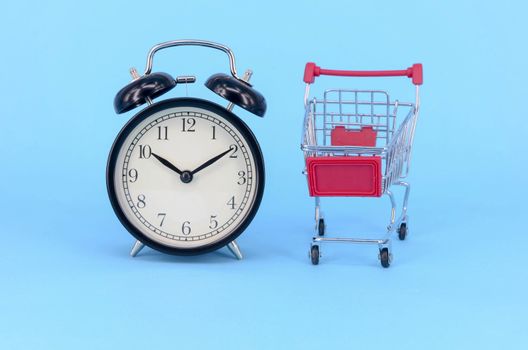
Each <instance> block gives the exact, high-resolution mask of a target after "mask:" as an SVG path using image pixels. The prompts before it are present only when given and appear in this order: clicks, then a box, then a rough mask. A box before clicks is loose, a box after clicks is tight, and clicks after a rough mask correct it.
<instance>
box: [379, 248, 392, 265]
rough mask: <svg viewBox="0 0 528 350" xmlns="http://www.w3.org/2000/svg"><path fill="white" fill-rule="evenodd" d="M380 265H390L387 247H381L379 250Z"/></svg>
mask: <svg viewBox="0 0 528 350" xmlns="http://www.w3.org/2000/svg"><path fill="white" fill-rule="evenodd" d="M380 260H381V266H383V267H385V268H387V267H389V266H390V255H389V248H383V249H381V250H380Z"/></svg>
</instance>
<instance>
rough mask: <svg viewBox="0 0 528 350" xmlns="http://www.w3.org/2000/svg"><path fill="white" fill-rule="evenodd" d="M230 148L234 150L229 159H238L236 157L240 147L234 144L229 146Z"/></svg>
mask: <svg viewBox="0 0 528 350" xmlns="http://www.w3.org/2000/svg"><path fill="white" fill-rule="evenodd" d="M229 148H230V149H231V150H232V152H231V154H230V155H229V158H238V156H237V155H236V153H237V151H238V146H237V145H235V144H232V145H231V146H229Z"/></svg>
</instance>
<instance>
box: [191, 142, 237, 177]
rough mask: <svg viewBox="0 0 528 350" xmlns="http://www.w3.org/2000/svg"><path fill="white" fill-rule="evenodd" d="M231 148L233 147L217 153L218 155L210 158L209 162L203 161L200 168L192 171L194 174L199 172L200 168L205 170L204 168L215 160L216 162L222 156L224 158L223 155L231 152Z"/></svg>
mask: <svg viewBox="0 0 528 350" xmlns="http://www.w3.org/2000/svg"><path fill="white" fill-rule="evenodd" d="M231 150H232V149H231V147H230V148H229V149H228V150H227V151H224V152H222V153H220V154H219V155H217V156H216V157H214V158H211V159H209V160H208V161H207V162H205V163H203V164H202V165H200V166H199V167H198V168H196V169H194V170H193V171H191V173H192V174H193V175H194V174H196V173H197V172H199V171H200V170H203V169H205V168H207V167H208V166H209V165H211V164H213V163H214V162H216V161H217V160H219V159H220V158H222V157H223V156H225V155H226V154H228V153H229V152H231Z"/></svg>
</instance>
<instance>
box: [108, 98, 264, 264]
mask: <svg viewBox="0 0 528 350" xmlns="http://www.w3.org/2000/svg"><path fill="white" fill-rule="evenodd" d="M174 107H197V108H203V109H205V110H208V111H210V112H212V113H216V114H218V115H219V116H221V117H223V118H225V119H226V120H227V121H229V122H230V123H231V124H232V125H233V126H234V127H235V128H236V129H237V130H238V131H239V132H240V133H241V135H242V136H243V137H244V139H245V140H246V142H247V144H248V146H249V148H250V150H251V152H252V154H253V156H254V157H255V168H256V169H255V173H256V174H257V176H258V181H255V183H256V185H257V186H258V187H257V189H256V194H255V196H256V197H255V200H254V202H253V205H252V207H251V209H250V211H249V212H248V214H247V215H246V218H245V219H244V221H242V222H241V223H240V224H239V226H238V227H237V228H236V230H234V231H233V232H232V233H231V234H230V235H228V236H226V237H224V238H223V239H221V240H220V241H217V242H214V243H211V244H207V245H204V246H201V247H195V248H176V247H169V246H166V245H163V244H161V243H159V242H156V241H154V240H152V239H151V238H149V237H147V236H145V235H144V234H143V233H142V232H141V231H140V230H139V229H138V228H137V227H136V226H134V224H132V223H131V222H130V220H128V218H127V217H126V215H125V213H124V212H123V209H122V208H121V206H120V205H119V202H118V200H117V195H116V189H115V185H114V173H115V167H116V163H117V157H118V154H119V150H120V149H121V147H122V146H123V143H124V141H125V139H126V138H127V137H128V135H129V134H130V132H131V131H132V130H133V129H134V128H135V127H136V126H138V125H139V124H140V123H141V122H142V121H143V120H145V119H146V118H148V117H149V116H151V115H152V114H154V113H157V112H160V111H162V110H165V109H168V108H174ZM264 185H265V169H264V157H263V156H262V151H261V149H260V145H259V143H258V141H257V139H256V138H255V135H254V134H253V132H252V131H251V129H250V128H249V127H248V126H247V125H246V123H244V122H243V121H242V120H241V119H240V118H239V117H237V116H236V115H235V114H234V113H232V112H231V111H228V110H227V109H225V108H224V107H222V106H220V105H218V104H216V103H213V102H211V101H207V100H203V99H199V98H192V97H185V98H172V99H168V100H163V101H160V102H157V103H154V104H152V105H150V106H148V107H147V108H145V109H143V110H141V111H140V112H139V113H137V114H136V115H135V116H133V117H132V118H131V119H130V120H129V121H128V123H126V125H125V126H124V127H123V128H122V129H121V131H120V132H119V134H118V135H117V137H116V139H115V141H114V144H113V145H112V148H111V149H110V154H109V156H108V163H107V167H106V188H107V191H108V197H109V198H110V203H111V204H112V208H113V209H114V212H115V214H116V216H117V217H118V219H119V221H120V222H121V224H122V225H123V226H124V227H125V228H126V229H127V230H128V232H130V234H131V235H132V236H134V238H136V239H137V240H139V241H140V242H142V243H143V244H145V245H147V246H149V247H150V248H152V249H155V250H158V251H160V252H162V253H166V254H172V255H198V254H205V253H209V252H212V251H215V250H217V249H219V248H222V247H224V246H225V245H227V244H229V243H230V242H232V241H233V240H235V239H236V238H237V237H238V236H240V235H241V234H242V233H243V232H244V231H245V229H246V228H247V227H248V225H249V224H250V223H251V221H252V220H253V218H254V217H255V215H256V214H257V211H258V209H259V207H260V202H261V201H262V196H263V193H264Z"/></svg>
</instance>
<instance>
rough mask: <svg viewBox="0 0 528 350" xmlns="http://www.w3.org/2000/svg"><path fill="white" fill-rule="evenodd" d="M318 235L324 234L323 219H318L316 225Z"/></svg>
mask: <svg viewBox="0 0 528 350" xmlns="http://www.w3.org/2000/svg"><path fill="white" fill-rule="evenodd" d="M317 228H318V231H319V236H324V234H325V228H326V227H325V222H324V219H319V225H317Z"/></svg>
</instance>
